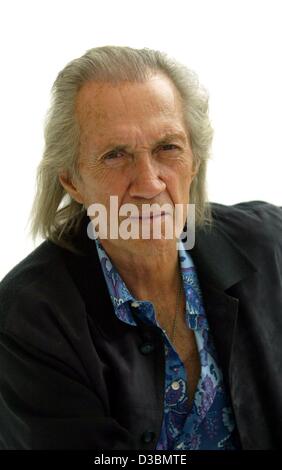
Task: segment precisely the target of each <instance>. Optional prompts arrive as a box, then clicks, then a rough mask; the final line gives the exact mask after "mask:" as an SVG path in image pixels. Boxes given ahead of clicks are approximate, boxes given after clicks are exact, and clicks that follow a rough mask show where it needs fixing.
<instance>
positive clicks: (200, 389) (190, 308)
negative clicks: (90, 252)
mask: <svg viewBox="0 0 282 470" xmlns="http://www.w3.org/2000/svg"><path fill="white" fill-rule="evenodd" d="M96 247H97V251H98V255H99V259H100V262H101V265H102V270H103V273H104V276H105V280H106V283H107V286H108V291H109V294H110V297H111V300H112V303H113V306H114V310H115V314H116V316H117V317H118V318H119V319H120V320H121V321H123V322H125V323H128V324H130V325H135V326H136V323H135V321H134V319H133V316H132V313H131V307H133V308H136V309H138V315H139V316H140V317H142V319H143V320H144V321H145V322H151V323H153V324H155V325H157V326H159V327H160V325H159V324H158V322H157V319H156V316H155V311H154V307H153V304H152V303H151V302H149V301H140V300H139V301H137V300H136V299H135V298H134V297H133V296H132V295H131V293H130V292H129V290H128V288H127V287H126V285H125V283H124V281H123V280H122V278H121V276H120V275H119V273H118V272H117V270H116V269H115V267H114V266H113V264H112V263H111V261H110V259H109V257H108V255H107V253H106V252H105V250H104V249H103V247H102V245H101V243H100V241H99V240H96ZM182 248H183V247H182ZM179 260H180V267H181V272H182V280H183V288H184V292H185V296H186V322H187V325H188V327H189V328H190V329H192V330H193V331H194V333H195V339H196V343H197V347H198V352H199V357H200V363H201V373H200V378H199V382H198V385H197V389H196V392H195V396H194V401H193V405H192V408H191V409H189V408H188V391H189V377H187V373H186V369H185V367H184V364H183V362H182V360H181V359H180V357H179V355H178V353H177V352H176V350H175V349H174V347H173V345H172V344H171V342H170V339H169V337H168V336H167V335H166V333H165V331H163V337H164V341H165V355H166V361H165V363H166V366H165V397H164V417H163V423H162V429H161V433H160V436H159V440H158V443H157V447H156V449H157V450H193V449H195V450H227V449H235V441H234V439H233V431H234V430H235V423H234V418H233V414H232V410H231V407H230V402H229V397H228V395H227V392H226V390H225V389H224V385H223V378H222V372H221V370H220V369H219V367H218V365H217V362H218V361H217V357H216V351H215V348H214V345H213V342H212V338H211V334H210V331H209V325H208V322H207V318H206V315H205V311H204V307H203V301H202V295H201V291H200V287H199V282H198V279H197V274H196V269H195V266H194V264H193V260H192V258H191V256H190V255H189V254H188V252H187V251H186V250H185V249H184V248H183V249H182V250H179ZM130 306H131V307H130ZM160 328H161V327H160Z"/></svg>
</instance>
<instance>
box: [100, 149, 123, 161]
mask: <svg viewBox="0 0 282 470" xmlns="http://www.w3.org/2000/svg"><path fill="white" fill-rule="evenodd" d="M123 156H124V154H123V153H122V152H121V151H119V150H116V151H112V152H109V153H108V154H106V155H105V156H104V160H105V161H106V162H116V161H119V160H121V159H122V157H123Z"/></svg>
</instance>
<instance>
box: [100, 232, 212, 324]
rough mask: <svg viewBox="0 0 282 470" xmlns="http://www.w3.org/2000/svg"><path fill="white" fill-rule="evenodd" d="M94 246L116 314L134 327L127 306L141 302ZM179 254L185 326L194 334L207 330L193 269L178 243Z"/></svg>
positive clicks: (190, 258)
mask: <svg viewBox="0 0 282 470" xmlns="http://www.w3.org/2000/svg"><path fill="white" fill-rule="evenodd" d="M95 242H96V248H97V252H98V257H99V260H100V263H101V266H102V270H103V274H104V277H105V280H106V284H107V287H108V291H109V295H110V298H111V301H112V303H113V306H114V310H115V314H116V315H117V317H118V318H119V319H120V320H122V321H124V322H126V323H129V324H131V325H136V323H135V321H134V319H133V317H132V315H131V312H130V308H127V304H128V303H134V302H139V303H140V304H141V301H137V300H136V299H135V298H134V297H133V295H132V294H131V293H130V291H129V289H128V288H127V286H126V284H125V282H124V281H123V279H122V278H121V276H120V274H119V273H118V271H117V269H116V268H115V266H114V264H113V263H112V261H111V260H110V258H109V256H108V254H107V253H106V251H105V250H104V248H103V246H102V244H101V242H100V240H99V239H96V240H95ZM178 253H179V261H180V268H181V274H182V281H183V288H184V292H185V297H186V320H187V323H188V324H189V327H190V328H191V329H194V330H195V329H199V328H206V329H208V324H207V320H206V316H205V312H204V307H203V300H202V294H201V290H200V286H199V282H198V278H197V273H196V268H195V266H194V263H193V260H192V257H191V256H190V254H189V253H188V252H187V251H186V250H185V248H184V246H183V243H182V241H180V249H179V250H178Z"/></svg>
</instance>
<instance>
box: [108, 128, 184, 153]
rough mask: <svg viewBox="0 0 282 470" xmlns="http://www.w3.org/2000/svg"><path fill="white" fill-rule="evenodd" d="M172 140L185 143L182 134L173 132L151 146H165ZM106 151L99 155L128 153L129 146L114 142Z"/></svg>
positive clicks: (167, 133)
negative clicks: (116, 152) (123, 151)
mask: <svg viewBox="0 0 282 470" xmlns="http://www.w3.org/2000/svg"><path fill="white" fill-rule="evenodd" d="M173 140H181V141H182V142H183V143H185V142H186V141H187V137H186V135H185V134H184V133H182V132H173V133H171V132H166V133H165V134H164V135H163V136H162V137H161V138H160V139H158V140H157V141H156V142H154V144H153V146H154V147H156V146H158V145H162V144H167V143H169V142H172V141H173ZM107 149H108V150H105V151H102V152H99V153H100V154H104V153H108V152H114V151H121V150H125V151H128V150H130V146H129V145H127V144H117V143H116V142H114V141H113V142H110V143H109V145H107Z"/></svg>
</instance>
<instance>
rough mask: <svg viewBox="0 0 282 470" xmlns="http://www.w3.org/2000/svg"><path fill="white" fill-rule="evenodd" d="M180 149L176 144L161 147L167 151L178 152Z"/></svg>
mask: <svg viewBox="0 0 282 470" xmlns="http://www.w3.org/2000/svg"><path fill="white" fill-rule="evenodd" d="M177 148H178V147H177V146H176V145H174V144H164V145H162V146H161V150H166V151H169V150H176V149H177Z"/></svg>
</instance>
